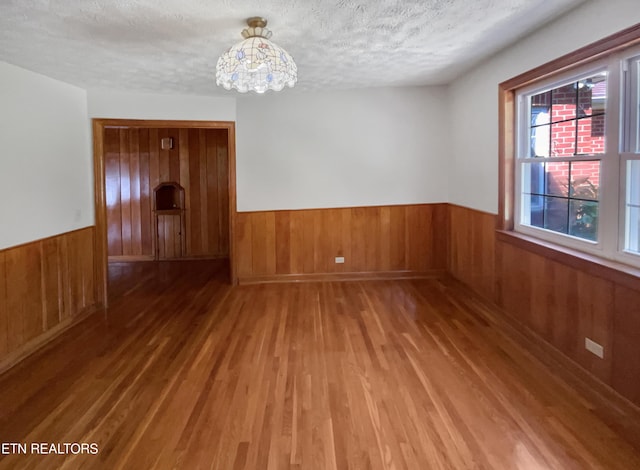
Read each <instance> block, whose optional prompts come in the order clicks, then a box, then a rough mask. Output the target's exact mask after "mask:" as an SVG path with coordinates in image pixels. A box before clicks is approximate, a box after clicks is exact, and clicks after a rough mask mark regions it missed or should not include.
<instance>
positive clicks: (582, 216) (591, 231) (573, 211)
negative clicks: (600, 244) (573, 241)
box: [569, 200, 598, 241]
mask: <svg viewBox="0 0 640 470" xmlns="http://www.w3.org/2000/svg"><path fill="white" fill-rule="evenodd" d="M569 235H573V236H574V237H580V238H584V239H585V240H592V241H596V240H597V238H598V203H597V202H592V201H576V200H571V201H570V203H569Z"/></svg>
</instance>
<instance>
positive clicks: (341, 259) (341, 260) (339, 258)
mask: <svg viewBox="0 0 640 470" xmlns="http://www.w3.org/2000/svg"><path fill="white" fill-rule="evenodd" d="M336 264H344V256H336Z"/></svg>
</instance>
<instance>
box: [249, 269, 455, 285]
mask: <svg viewBox="0 0 640 470" xmlns="http://www.w3.org/2000/svg"><path fill="white" fill-rule="evenodd" d="M445 274H446V272H445V270H444V269H434V270H431V271H426V272H418V271H374V272H354V273H306V274H274V275H269V276H253V277H241V278H239V279H238V283H239V284H240V285H246V284H268V283H274V282H323V281H367V280H396V279H425V278H433V277H440V276H444V275H445Z"/></svg>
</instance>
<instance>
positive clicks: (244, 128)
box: [237, 87, 449, 211]
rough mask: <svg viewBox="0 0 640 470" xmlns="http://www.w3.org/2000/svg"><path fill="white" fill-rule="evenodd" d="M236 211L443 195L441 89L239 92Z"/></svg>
mask: <svg viewBox="0 0 640 470" xmlns="http://www.w3.org/2000/svg"><path fill="white" fill-rule="evenodd" d="M237 109H238V122H237V192H238V210H239V211H257V210H269V209H299V208H328V207H351V206H371V205H391V204H411V203H426V202H443V201H447V198H448V193H447V187H448V182H447V178H446V174H447V171H448V162H447V160H448V157H449V150H448V142H447V135H448V132H447V128H446V126H447V119H446V118H445V116H446V114H447V113H448V110H447V101H446V89H445V88H441V87H423V88H378V89H362V90H349V91H332V92H313V93H291V92H290V93H287V91H286V90H285V91H283V92H281V93H277V94H267V95H260V96H255V95H253V96H243V97H239V98H238V108H237Z"/></svg>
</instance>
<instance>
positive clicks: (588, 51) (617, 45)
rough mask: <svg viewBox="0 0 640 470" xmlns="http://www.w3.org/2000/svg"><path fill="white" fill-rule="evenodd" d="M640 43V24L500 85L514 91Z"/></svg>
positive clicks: (504, 88)
mask: <svg viewBox="0 0 640 470" xmlns="http://www.w3.org/2000/svg"><path fill="white" fill-rule="evenodd" d="M639 43H640V23H637V24H635V25H633V26H630V27H629V28H626V29H623V30H622V31H619V32H617V33H615V34H612V35H611V36H607V37H606V38H603V39H600V40H599V41H596V42H593V43H591V44H588V45H586V46H584V47H581V48H580V49H578V50H576V51H573V52H569V53H568V54H565V55H563V56H561V57H558V58H557V59H554V60H552V61H550V62H547V63H545V64H542V65H540V66H538V67H535V68H533V69H531V70H528V71H526V72H524V73H521V74H520V75H517V76H515V77H513V78H510V79H509V80H506V81H504V82H502V83H501V84H500V88H501V89H503V90H513V89H514V88H519V87H522V86H525V85H528V84H529V83H531V82H533V81H536V80H540V79H543V78H546V77H549V76H551V75H555V74H558V73H561V72H563V71H564V70H567V69H569V68H573V67H576V66H578V65H581V64H584V63H588V62H591V61H593V60H597V59H599V58H601V57H603V56H605V55H607V54H610V53H613V52H616V51H618V50H620V49H624V48H626V47H630V46H633V45H635V44H639Z"/></svg>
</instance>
